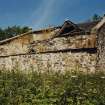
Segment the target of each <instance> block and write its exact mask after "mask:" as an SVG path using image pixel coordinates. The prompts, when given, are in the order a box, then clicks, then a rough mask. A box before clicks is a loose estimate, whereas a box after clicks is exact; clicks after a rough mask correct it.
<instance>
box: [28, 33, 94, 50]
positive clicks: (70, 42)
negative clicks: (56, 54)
mask: <svg viewBox="0 0 105 105" xmlns="http://www.w3.org/2000/svg"><path fill="white" fill-rule="evenodd" d="M30 46H31V48H32V49H33V50H34V51H35V52H46V51H57V50H64V49H79V48H95V47H96V35H94V34H93V35H75V36H70V35H69V36H64V37H55V38H53V39H49V40H44V41H39V42H37V41H36V42H34V43H33V44H31V45H30Z"/></svg>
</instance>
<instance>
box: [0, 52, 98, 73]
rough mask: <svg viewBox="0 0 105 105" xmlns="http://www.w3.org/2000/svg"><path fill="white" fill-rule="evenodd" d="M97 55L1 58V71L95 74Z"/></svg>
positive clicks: (46, 54)
mask: <svg viewBox="0 0 105 105" xmlns="http://www.w3.org/2000/svg"><path fill="white" fill-rule="evenodd" d="M95 64H96V54H91V53H86V52H79V53H71V52H63V53H61V52H59V53H43V54H25V55H16V56H6V57H0V70H12V69H14V70H15V69H17V68H18V69H19V70H23V71H25V72H27V71H28V72H29V71H31V70H32V69H33V70H36V71H38V72H39V71H40V72H45V71H53V72H54V71H61V72H65V71H72V70H73V71H74V70H76V71H83V72H94V71H95Z"/></svg>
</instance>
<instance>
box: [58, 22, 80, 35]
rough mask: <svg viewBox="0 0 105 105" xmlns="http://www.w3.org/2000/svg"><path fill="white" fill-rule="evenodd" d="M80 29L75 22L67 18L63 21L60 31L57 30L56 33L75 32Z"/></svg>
mask: <svg viewBox="0 0 105 105" xmlns="http://www.w3.org/2000/svg"><path fill="white" fill-rule="evenodd" d="M80 30H81V29H80V28H79V27H78V26H77V25H76V24H74V23H73V22H71V21H69V20H68V21H65V22H64V24H63V25H62V27H61V29H60V31H59V32H58V35H62V34H66V33H70V32H75V31H76V32H77V31H80Z"/></svg>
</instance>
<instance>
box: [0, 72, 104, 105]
mask: <svg viewBox="0 0 105 105" xmlns="http://www.w3.org/2000/svg"><path fill="white" fill-rule="evenodd" d="M0 105H105V75H104V74H102V73H98V74H88V75H84V74H82V73H69V72H67V73H66V74H60V73H59V72H58V73H43V74H41V73H37V72H32V73H29V74H24V73H22V72H20V71H15V72H14V71H12V72H9V71H8V72H5V71H1V72H0Z"/></svg>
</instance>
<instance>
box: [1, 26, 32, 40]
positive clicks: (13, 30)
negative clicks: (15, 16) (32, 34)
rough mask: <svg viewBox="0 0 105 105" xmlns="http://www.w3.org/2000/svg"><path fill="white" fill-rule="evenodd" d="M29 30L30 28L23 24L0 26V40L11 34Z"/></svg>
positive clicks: (14, 34) (11, 35)
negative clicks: (22, 25)
mask: <svg viewBox="0 0 105 105" xmlns="http://www.w3.org/2000/svg"><path fill="white" fill-rule="evenodd" d="M29 30H31V28H29V27H27V26H24V27H20V26H12V27H7V28H5V29H2V28H0V40H4V39H7V38H10V37H13V36H16V35H18V34H22V33H25V32H28V31H29Z"/></svg>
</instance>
